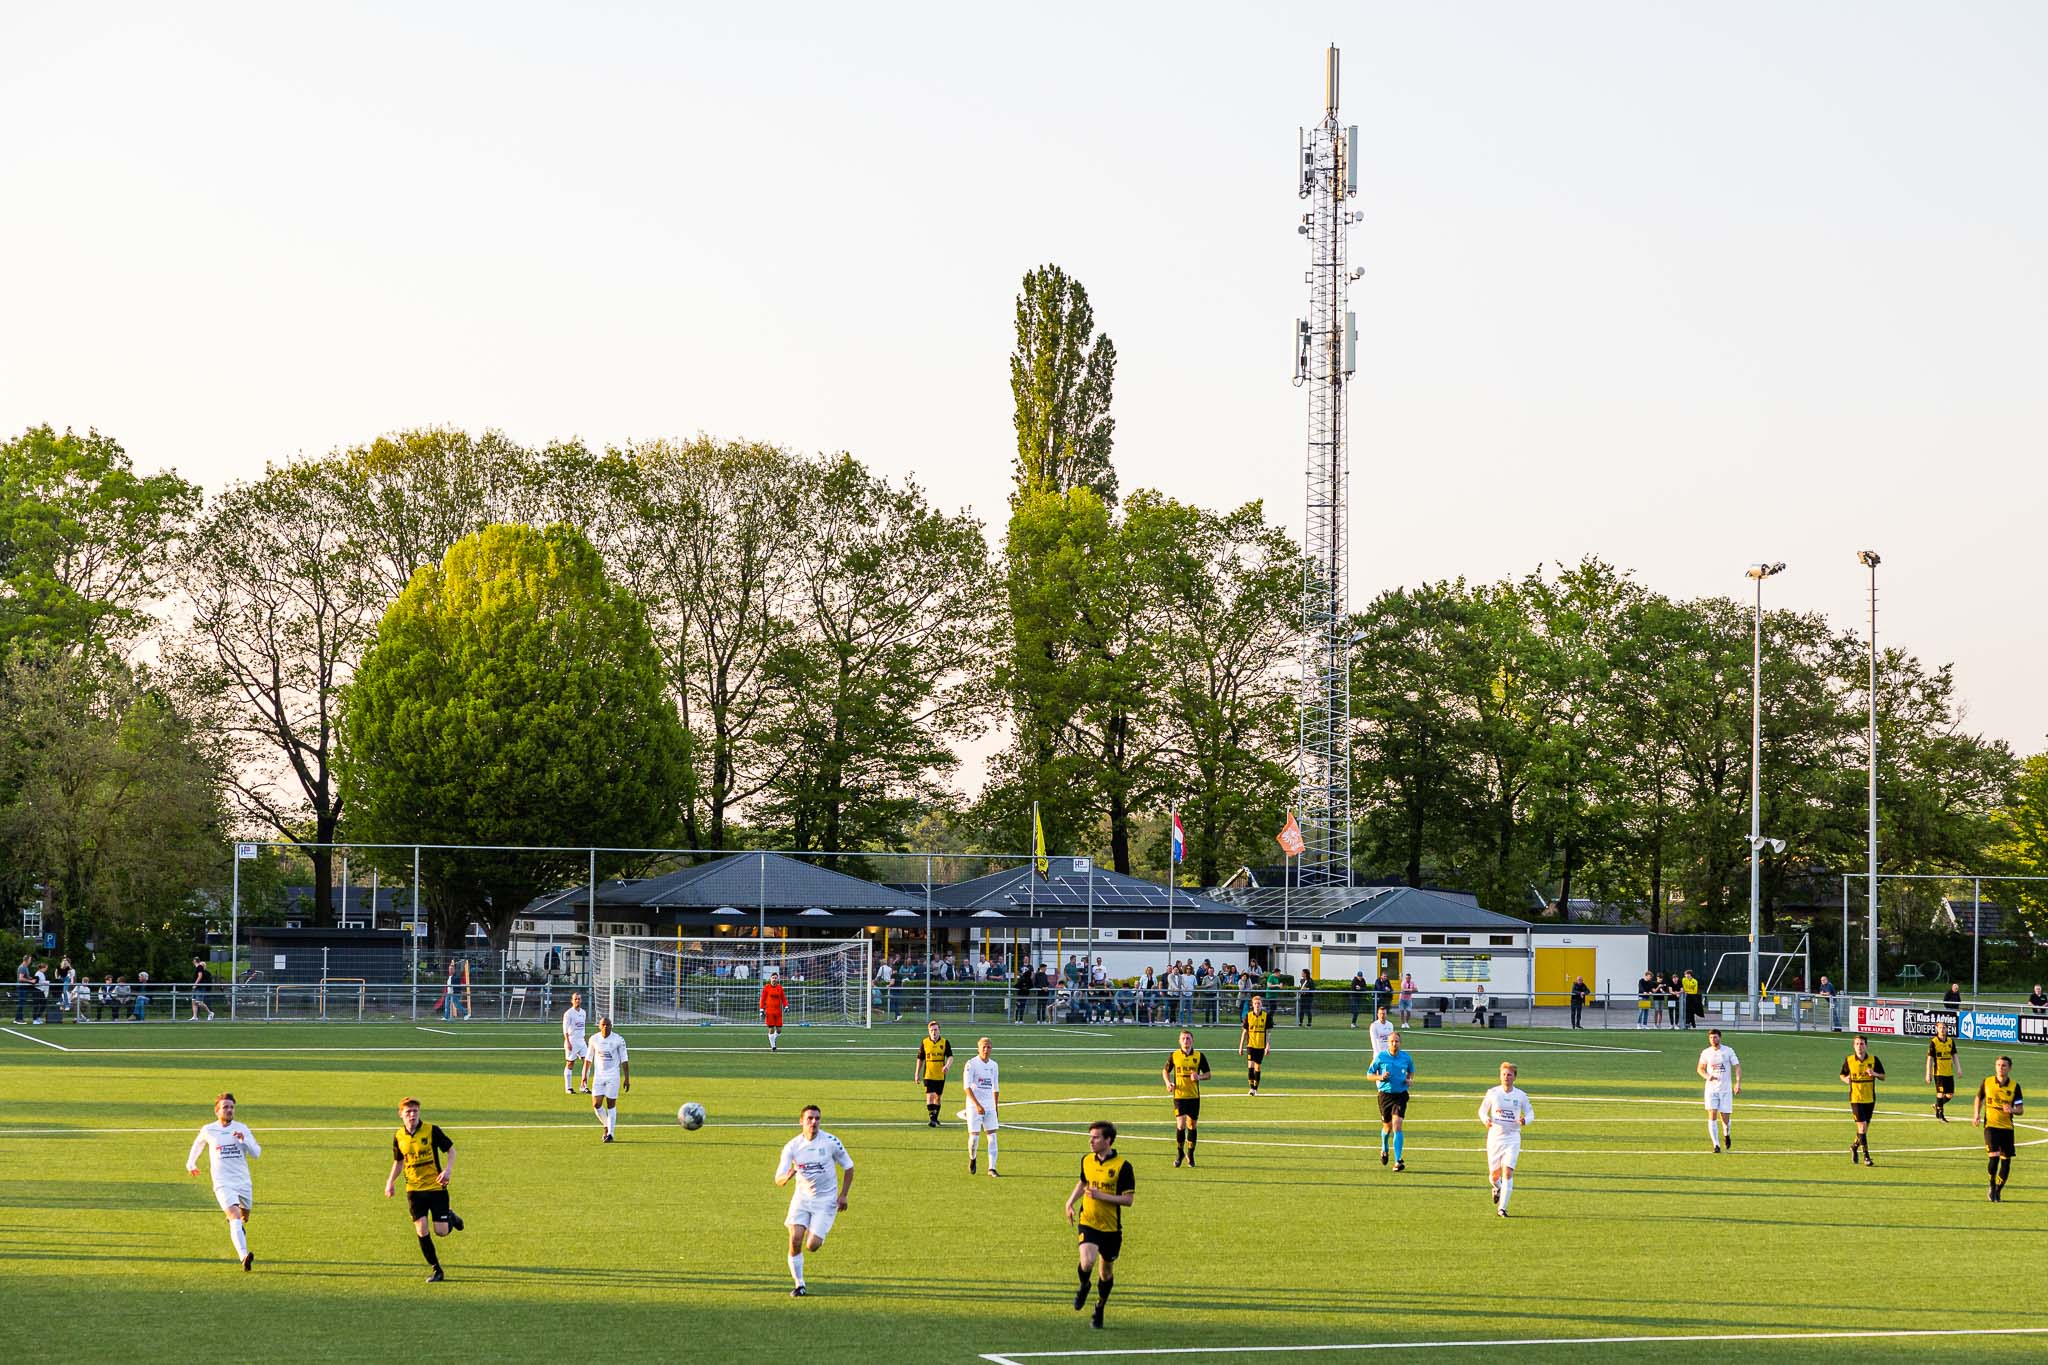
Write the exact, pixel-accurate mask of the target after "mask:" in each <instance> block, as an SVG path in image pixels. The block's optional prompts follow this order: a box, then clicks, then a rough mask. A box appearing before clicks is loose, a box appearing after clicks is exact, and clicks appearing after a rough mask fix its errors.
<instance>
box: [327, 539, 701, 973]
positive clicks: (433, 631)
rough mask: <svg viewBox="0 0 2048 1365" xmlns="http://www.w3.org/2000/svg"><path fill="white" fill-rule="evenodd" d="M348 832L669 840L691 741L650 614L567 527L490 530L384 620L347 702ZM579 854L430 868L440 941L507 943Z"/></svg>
mask: <svg viewBox="0 0 2048 1365" xmlns="http://www.w3.org/2000/svg"><path fill="white" fill-rule="evenodd" d="M340 733H341V757H342V763H341V772H342V779H343V784H344V790H345V792H346V793H347V799H348V801H349V802H350V806H351V815H350V829H351V833H352V835H353V836H354V837H356V838H359V839H361V840H363V841H364V842H369V843H413V842H421V843H443V844H529V845H572V846H573V845H611V846H627V847H633V846H643V845H648V844H654V843H658V842H661V841H664V840H666V839H668V838H669V837H670V836H671V835H672V833H673V831H674V829H675V820H676V815H677V805H678V801H679V797H680V794H681V791H680V789H681V769H682V755H683V735H682V730H681V726H680V725H679V723H678V721H677V718H676V714H675V709H674V707H673V705H672V704H671V703H670V701H669V698H668V694H667V690H666V688H665V687H664V685H663V677H662V670H661V663H660V657H659V655H658V654H657V652H656V650H655V647H654V642H653V639H652V637H651V635H650V634H649V631H648V628H647V620H646V614H645V612H644V611H643V610H642V609H641V607H640V604H639V602H637V601H636V600H635V599H634V598H633V596H632V594H630V593H629V592H627V591H626V590H625V589H623V588H621V587H619V586H617V585H616V584H614V583H613V582H612V581H611V580H610V578H609V577H608V576H607V574H606V572H605V568H604V565H603V563H602V561H601V560H600V558H599V556H598V554H597V552H596V550H595V549H593V548H592V546H591V545H590V543H589V542H588V541H587V540H585V539H584V538H583V536H582V535H581V534H579V533H578V532H576V531H574V530H573V529H571V528H568V527H565V526H553V527H549V528H547V529H546V530H538V529H535V528H533V527H527V526H489V527H486V528H484V529H483V530H482V531H480V532H478V533H476V534H475V535H471V536H466V537H464V538H463V539H462V540H460V541H457V542H456V543H455V544H454V545H452V546H450V547H449V549H448V552H447V554H446V555H444V556H443V558H442V561H441V563H440V564H438V565H433V566H430V567H427V568H423V569H421V570H419V571H418V572H417V573H415V574H414V575H413V577H412V581H411V582H410V583H409V584H408V585H407V586H406V589H405V591H404V592H403V593H402V594H400V596H399V598H398V600H397V601H396V602H394V603H393V604H392V605H391V608H390V609H389V610H388V611H387V612H385V614H384V618H383V620H382V622H381V623H380V624H379V625H378V628H377V635H376V639H375V641H374V642H373V643H372V644H371V646H370V648H369V649H368V650H367V651H366V652H365V654H364V656H363V659H362V662H361V664H360V665H359V666H358V667H357V669H356V674H355V678H354V680H353V681H352V682H351V683H350V684H349V686H348V688H347V690H346V692H345V694H344V698H343V707H342V715H341V731H340ZM583 870H584V864H583V859H582V858H581V857H580V856H576V857H571V858H568V859H557V858H554V857H550V856H544V855H528V854H493V853H470V854H462V855H459V856H449V857H441V858H437V859H435V860H434V862H433V866H432V871H433V874H434V875H433V887H434V892H435V900H434V905H433V914H434V923H435V929H436V932H437V934H438V936H439V939H440V941H441V942H442V943H443V944H459V943H460V942H461V941H462V938H463V935H464V933H465V931H466V926H467V925H468V924H469V922H471V921H472V920H475V921H478V922H481V923H483V924H484V925H486V926H487V927H488V928H489V929H490V932H491V935H492V939H493V941H494V942H497V943H500V944H502V943H503V941H504V939H505V936H506V933H507V931H508V929H509V927H510V925H511V920H512V916H513V915H514V914H515V913H516V912H517V911H518V910H519V909H520V908H521V907H522V906H523V905H524V904H525V903H526V902H527V900H528V899H529V898H530V897H531V896H532V895H533V894H534V893H535V892H536V891H538V890H540V889H542V888H544V887H548V886H552V885H555V884H558V883H559V881H560V880H562V879H564V878H566V877H571V876H574V875H576V874H578V873H580V872H581V871H583Z"/></svg>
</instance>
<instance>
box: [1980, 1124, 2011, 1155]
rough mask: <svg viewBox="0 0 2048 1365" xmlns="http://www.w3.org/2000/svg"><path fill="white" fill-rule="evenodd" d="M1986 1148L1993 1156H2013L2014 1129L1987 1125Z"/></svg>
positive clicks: (1985, 1131) (1985, 1134)
mask: <svg viewBox="0 0 2048 1365" xmlns="http://www.w3.org/2000/svg"><path fill="white" fill-rule="evenodd" d="M1984 1150H1985V1151H1987V1152H1989V1153H1991V1155H1993V1156H2011V1155H2012V1129H2010V1128H1993V1127H1990V1126H1989V1125H1986V1127H1985V1129H1984Z"/></svg>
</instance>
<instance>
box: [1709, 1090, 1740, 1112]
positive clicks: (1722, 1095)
mask: <svg viewBox="0 0 2048 1365" xmlns="http://www.w3.org/2000/svg"><path fill="white" fill-rule="evenodd" d="M1706 1103H1707V1108H1709V1109H1711V1110H1713V1111H1714V1112H1715V1113H1716V1114H1732V1113H1734V1112H1735V1092H1734V1091H1733V1090H1731V1089H1721V1090H1716V1089H1714V1088H1713V1087H1712V1086H1709V1087H1708V1088H1707V1095H1706Z"/></svg>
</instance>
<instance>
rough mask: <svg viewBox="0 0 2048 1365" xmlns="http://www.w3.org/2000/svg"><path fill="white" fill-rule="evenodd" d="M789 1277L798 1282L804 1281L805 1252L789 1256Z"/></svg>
mask: <svg viewBox="0 0 2048 1365" xmlns="http://www.w3.org/2000/svg"><path fill="white" fill-rule="evenodd" d="M789 1277H790V1278H791V1279H793V1280H795V1281H796V1282H797V1283H798V1284H802V1283H803V1282H804V1254H803V1253H802V1252H801V1251H799V1252H797V1253H796V1254H795V1255H794V1256H791V1257H790V1258H789Z"/></svg>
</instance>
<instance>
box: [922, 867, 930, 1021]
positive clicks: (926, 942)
mask: <svg viewBox="0 0 2048 1365" xmlns="http://www.w3.org/2000/svg"><path fill="white" fill-rule="evenodd" d="M924 1017H925V1018H927V1019H929V1018H931V1017H932V859H931V855H930V854H929V853H927V854H926V855H925V859H924Z"/></svg>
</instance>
